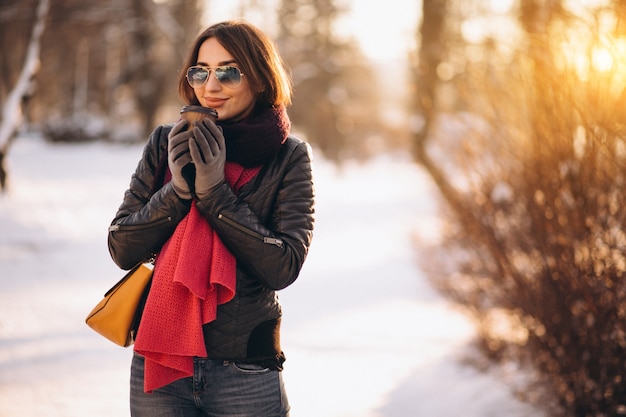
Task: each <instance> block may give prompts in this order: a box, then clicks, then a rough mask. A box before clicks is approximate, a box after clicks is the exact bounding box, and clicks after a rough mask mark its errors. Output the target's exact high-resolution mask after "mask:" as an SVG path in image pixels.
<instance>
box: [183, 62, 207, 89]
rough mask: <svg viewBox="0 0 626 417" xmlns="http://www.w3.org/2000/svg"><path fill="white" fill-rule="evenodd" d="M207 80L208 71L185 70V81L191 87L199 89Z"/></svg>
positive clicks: (195, 68)
mask: <svg viewBox="0 0 626 417" xmlns="http://www.w3.org/2000/svg"><path fill="white" fill-rule="evenodd" d="M208 78H209V70H208V69H206V68H203V67H191V68H189V69H188V70H187V81H188V82H189V85H190V86H192V87H194V88H195V87H200V86H202V84H204V83H205V82H206V80H207V79H208Z"/></svg>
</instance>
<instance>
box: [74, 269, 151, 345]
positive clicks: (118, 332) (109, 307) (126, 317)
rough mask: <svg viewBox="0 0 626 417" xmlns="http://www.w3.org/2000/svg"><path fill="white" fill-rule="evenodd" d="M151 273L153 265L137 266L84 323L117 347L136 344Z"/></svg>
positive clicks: (112, 289) (95, 308)
mask: <svg viewBox="0 0 626 417" xmlns="http://www.w3.org/2000/svg"><path fill="white" fill-rule="evenodd" d="M152 272H153V265H152V264H150V263H143V262H142V263H139V264H137V265H135V266H134V267H133V269H131V270H130V271H128V273H127V274H126V275H124V278H122V279H121V280H120V281H119V282H118V283H117V284H115V285H114V286H113V287H112V288H111V289H110V290H109V291H107V293H106V294H104V298H103V299H102V301H100V302H99V303H98V304H97V305H96V306H95V307H94V308H93V310H91V312H90V313H89V315H87V318H86V319H85V322H86V323H87V325H88V326H89V327H91V328H92V329H93V330H95V331H96V332H98V333H100V334H101V335H102V336H104V337H106V338H107V339H109V340H110V341H112V342H113V343H115V344H117V345H120V346H123V347H127V346H130V345H132V344H133V343H135V335H136V333H137V329H138V328H139V321H140V320H141V314H142V313H143V306H144V304H145V302H146V298H147V297H148V292H149V291H150V284H151V281H152Z"/></svg>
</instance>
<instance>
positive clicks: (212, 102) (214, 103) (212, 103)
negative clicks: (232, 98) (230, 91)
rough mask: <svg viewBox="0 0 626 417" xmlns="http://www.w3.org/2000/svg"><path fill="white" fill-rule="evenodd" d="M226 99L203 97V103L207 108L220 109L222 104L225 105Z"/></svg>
mask: <svg viewBox="0 0 626 417" xmlns="http://www.w3.org/2000/svg"><path fill="white" fill-rule="evenodd" d="M227 100H228V99H225V98H215V97H205V98H204V103H205V104H206V105H207V107H214V108H215V107H221V106H222V105H223V104H224V103H226V101H227Z"/></svg>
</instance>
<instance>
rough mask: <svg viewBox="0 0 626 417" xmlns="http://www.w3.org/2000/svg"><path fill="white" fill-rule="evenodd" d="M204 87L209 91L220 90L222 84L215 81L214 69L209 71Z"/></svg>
mask: <svg viewBox="0 0 626 417" xmlns="http://www.w3.org/2000/svg"><path fill="white" fill-rule="evenodd" d="M204 88H205V89H207V90H209V91H216V90H221V88H222V84H220V82H219V81H217V77H216V76H215V71H214V70H211V71H209V78H208V79H207V80H206V83H205V84H204Z"/></svg>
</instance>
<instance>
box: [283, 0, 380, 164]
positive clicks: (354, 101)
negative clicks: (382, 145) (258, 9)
mask: <svg viewBox="0 0 626 417" xmlns="http://www.w3.org/2000/svg"><path fill="white" fill-rule="evenodd" d="M342 12H343V11H342V9H341V8H339V7H338V6H337V5H336V4H335V2H334V1H332V0H305V1H294V0H283V1H282V2H281V6H280V8H279V18H278V22H279V27H280V32H279V35H278V45H279V47H280V49H281V53H282V54H283V56H284V58H285V60H286V61H287V63H288V64H289V66H290V67H291V69H292V74H293V81H294V90H295V96H294V103H293V106H292V107H291V109H290V112H289V114H290V117H291V118H292V121H293V123H294V126H295V127H296V129H299V130H301V131H302V132H303V133H304V134H305V135H306V136H307V137H308V139H309V141H310V142H311V143H314V144H315V145H317V146H319V148H320V149H321V150H322V152H324V154H325V155H326V156H327V157H329V158H331V159H334V160H340V159H341V158H342V157H343V156H347V155H359V154H363V153H366V152H367V150H366V146H365V145H366V144H367V143H368V139H370V138H372V137H374V136H376V135H379V134H380V131H381V129H382V128H381V118H380V117H379V114H380V112H379V104H380V99H379V97H378V95H377V91H378V89H377V80H376V78H375V77H374V75H373V71H372V65H371V63H370V62H368V61H367V60H366V59H365V57H364V55H363V54H362V52H361V51H360V50H359V49H358V48H357V46H356V43H355V41H354V40H340V39H337V38H336V36H335V32H334V23H335V21H336V19H337V18H338V17H339V16H340V14H341V13H342Z"/></svg>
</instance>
